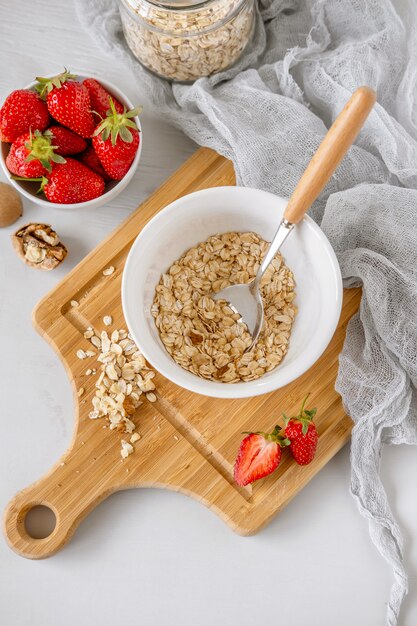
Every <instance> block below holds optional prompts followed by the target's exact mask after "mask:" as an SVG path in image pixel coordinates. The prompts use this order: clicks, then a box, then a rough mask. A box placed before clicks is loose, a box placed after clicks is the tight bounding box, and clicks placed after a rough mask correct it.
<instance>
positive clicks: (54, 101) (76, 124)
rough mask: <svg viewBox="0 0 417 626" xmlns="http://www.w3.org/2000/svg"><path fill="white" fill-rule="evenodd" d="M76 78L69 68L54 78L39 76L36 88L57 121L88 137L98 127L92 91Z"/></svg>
mask: <svg viewBox="0 0 417 626" xmlns="http://www.w3.org/2000/svg"><path fill="white" fill-rule="evenodd" d="M75 78H77V77H76V76H75V74H70V72H67V70H65V71H64V72H62V74H58V75H57V76H53V77H52V78H42V77H37V78H36V80H37V81H38V84H37V86H36V89H37V91H38V92H39V94H40V96H41V97H42V98H46V104H47V106H48V110H49V113H50V114H51V115H52V117H53V118H54V119H56V120H57V122H59V123H60V124H62V125H63V126H67V127H68V128H70V129H71V130H73V131H74V132H75V133H77V135H80V136H81V137H84V138H88V137H91V136H92V134H93V132H94V129H95V127H96V125H95V122H94V117H93V114H92V112H91V100H90V93H89V91H88V89H87V87H86V86H85V85H83V84H82V83H79V82H77V81H76V80H73V79H75Z"/></svg>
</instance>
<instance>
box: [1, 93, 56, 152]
mask: <svg viewBox="0 0 417 626" xmlns="http://www.w3.org/2000/svg"><path fill="white" fill-rule="evenodd" d="M49 120H50V117H49V112H48V108H47V106H46V104H45V102H43V101H42V99H41V98H40V97H39V95H38V94H37V93H35V92H34V91H30V90H29V89H17V90H16V91H12V93H11V94H9V95H8V96H7V98H6V100H5V102H4V104H3V106H2V107H1V109H0V139H1V141H8V142H10V143H12V142H13V141H15V140H16V139H17V138H18V137H20V136H21V135H24V134H25V133H28V132H29V131H32V132H35V130H40V131H43V130H45V128H46V127H47V126H48V124H49Z"/></svg>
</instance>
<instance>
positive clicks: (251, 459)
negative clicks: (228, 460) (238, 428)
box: [234, 426, 290, 487]
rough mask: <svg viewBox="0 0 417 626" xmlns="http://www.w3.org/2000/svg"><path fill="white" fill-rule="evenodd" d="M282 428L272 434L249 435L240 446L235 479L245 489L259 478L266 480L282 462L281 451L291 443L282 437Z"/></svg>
mask: <svg viewBox="0 0 417 626" xmlns="http://www.w3.org/2000/svg"><path fill="white" fill-rule="evenodd" d="M280 430H281V427H280V426H275V428H274V430H273V431H272V433H269V434H267V433H263V432H257V433H249V434H248V436H247V437H245V438H244V439H243V441H242V443H241V444H240V448H239V452H238V455H237V458H236V461H235V466H234V478H235V481H236V482H237V484H238V485H240V486H241V487H244V486H245V485H248V484H249V483H252V482H253V481H255V480H259V478H264V476H268V474H272V472H273V471H274V470H275V469H276V468H277V467H278V465H279V463H280V461H281V454H282V453H281V449H282V448H284V447H285V446H288V445H289V444H290V441H289V440H288V439H286V438H285V437H282V435H280Z"/></svg>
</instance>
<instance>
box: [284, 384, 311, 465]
mask: <svg viewBox="0 0 417 626" xmlns="http://www.w3.org/2000/svg"><path fill="white" fill-rule="evenodd" d="M307 398H308V396H306V397H305V398H304V401H303V403H302V405H301V410H300V413H299V414H298V415H297V416H296V417H291V418H290V417H286V416H284V417H285V424H286V428H285V436H286V437H288V439H289V440H290V441H291V445H290V450H291V452H292V455H293V457H294V459H295V460H296V462H297V463H298V465H308V464H309V463H311V461H312V460H313V459H314V455H315V453H316V449H317V443H318V439H319V436H318V433H317V429H316V426H315V424H313V417H314V416H315V414H316V412H317V409H310V410H309V411H308V410H307V409H305V408H304V406H305V403H306V400H307Z"/></svg>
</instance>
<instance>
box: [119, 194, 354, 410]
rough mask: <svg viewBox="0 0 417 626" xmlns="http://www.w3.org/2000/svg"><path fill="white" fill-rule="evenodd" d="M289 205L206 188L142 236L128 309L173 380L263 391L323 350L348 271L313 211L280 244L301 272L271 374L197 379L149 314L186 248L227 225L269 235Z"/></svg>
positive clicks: (234, 393) (127, 275) (150, 355)
mask: <svg viewBox="0 0 417 626" xmlns="http://www.w3.org/2000/svg"><path fill="white" fill-rule="evenodd" d="M286 203H287V201H286V200H285V199H284V198H279V197H277V196H275V195H273V194H271V193H267V192H265V191H259V190H257V189H249V188H245V187H215V188H213V189H205V190H203V191H197V192H195V193H192V194H190V195H188V196H184V197H182V198H180V199H179V200H176V201H175V202H173V203H172V204H170V205H169V206H167V207H166V208H165V209H163V210H162V211H160V212H159V213H158V214H157V215H156V216H155V217H154V218H153V219H152V220H151V221H150V222H149V223H148V224H147V225H146V226H145V228H144V229H143V230H142V232H141V233H140V234H139V235H138V237H137V238H136V241H135V242H134V244H133V246H132V248H131V250H130V253H129V256H128V258H127V261H126V265H125V269H124V273H123V283H122V302H123V311H124V315H125V319H126V322H127V325H128V327H129V331H130V333H131V334H132V336H133V337H134V339H135V341H136V343H137V345H138V346H139V348H140V350H141V351H142V352H143V354H144V356H145V357H146V359H147V360H148V361H149V363H150V364H151V365H152V366H153V367H154V368H155V369H156V370H158V371H159V372H161V374H163V375H164V376H165V377H166V378H168V379H169V380H171V381H172V382H174V383H176V384H177V385H180V386H181V387H184V388H186V389H189V390H190V391H194V392H196V393H200V394H203V395H206V396H214V397H218V398H246V397H250V396H257V395H260V394H263V393H266V392H268V391H273V390H275V389H278V388H279V387H283V386H284V385H287V384H288V383H290V382H291V381H293V380H295V379H296V378H298V376H300V375H301V374H303V372H305V371H306V370H308V369H309V368H310V367H311V366H312V365H313V363H315V361H316V360H317V359H318V358H319V357H320V355H321V354H322V353H323V351H324V350H325V348H326V346H327V345H328V343H329V341H330V339H331V338H332V336H333V333H334V331H335V329H336V326H337V323H338V320H339V317H340V311H341V306H342V277H341V273H340V268H339V264H338V262H337V259H336V255H335V253H334V251H333V249H332V247H331V245H330V243H329V242H328V240H327V238H326V237H325V235H324V234H323V232H322V231H321V230H320V228H319V227H318V226H317V224H316V223H315V222H314V221H313V220H312V219H311V218H310V217H308V216H307V217H306V218H305V219H304V221H303V222H302V223H301V224H299V225H298V226H296V228H295V229H294V230H293V232H292V233H291V235H290V236H289V237H288V239H287V240H286V241H285V243H284V245H283V246H282V254H283V256H284V258H285V262H286V263H287V264H288V266H289V268H290V269H291V270H292V271H293V273H294V277H295V283H296V304H297V306H298V314H297V316H296V319H295V322H294V325H293V329H292V333H291V337H290V344H289V350H288V353H287V355H286V356H285V358H284V359H283V361H282V363H281V364H280V365H279V366H278V367H277V368H276V369H275V370H273V371H272V372H269V373H267V374H265V375H264V376H262V378H259V379H258V380H254V381H249V382H240V383H234V384H227V383H220V382H212V381H209V380H205V379H202V378H199V377H198V376H195V375H194V374H192V373H191V372H188V371H186V370H184V369H183V368H182V367H180V366H179V365H177V363H175V361H174V360H173V359H172V358H171V357H170V356H169V354H168V352H166V350H165V348H164V346H163V344H162V342H161V340H160V338H159V335H158V331H157V329H156V326H155V323H154V319H153V317H152V316H151V313H150V307H151V304H152V301H153V297H154V291H155V286H156V284H157V283H158V281H159V278H160V276H161V274H162V273H163V272H165V271H166V270H167V269H168V268H169V266H170V265H171V264H172V262H173V261H175V260H176V259H178V258H179V257H180V256H181V255H182V254H183V253H184V252H185V251H186V250H187V249H189V248H190V247H192V246H194V245H195V244H197V243H199V242H200V241H204V240H205V239H207V238H208V237H209V236H210V235H214V234H216V233H225V232H228V231H240V232H242V231H254V232H256V233H258V234H259V235H261V236H262V237H263V238H264V239H266V240H267V241H271V239H272V237H273V235H274V233H275V231H276V228H277V226H278V223H279V221H280V219H281V217H282V214H283V212H284V209H285V206H286ZM307 391H308V390H307Z"/></svg>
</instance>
